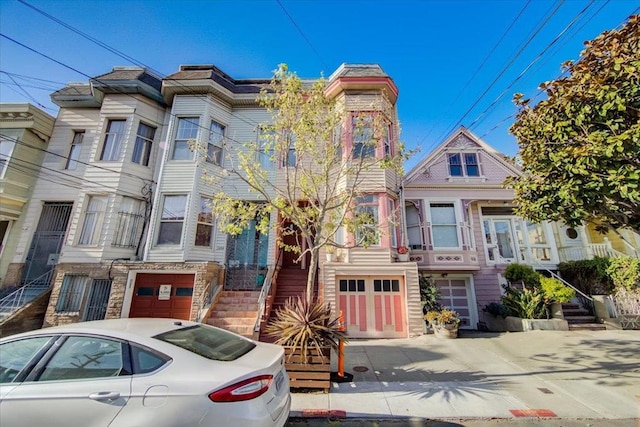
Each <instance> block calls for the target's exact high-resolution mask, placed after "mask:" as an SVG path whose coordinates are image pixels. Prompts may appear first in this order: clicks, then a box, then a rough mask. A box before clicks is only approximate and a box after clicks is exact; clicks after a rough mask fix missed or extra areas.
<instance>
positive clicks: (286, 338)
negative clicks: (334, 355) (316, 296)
mask: <svg viewBox="0 0 640 427" xmlns="http://www.w3.org/2000/svg"><path fill="white" fill-rule="evenodd" d="M265 331H266V333H267V334H269V335H271V336H273V337H274V338H275V339H276V341H275V342H276V344H280V345H284V346H291V347H295V348H298V349H300V353H301V356H302V359H303V360H308V358H309V355H310V351H311V349H316V350H317V352H318V354H322V347H326V346H330V347H331V348H333V349H336V350H337V349H338V345H339V342H340V341H343V342H347V333H346V332H345V331H343V330H341V327H340V322H339V319H338V318H337V317H335V316H334V315H333V313H332V311H331V305H329V304H324V303H323V302H321V301H318V300H314V301H308V300H307V298H301V297H296V298H289V299H288V300H287V301H286V302H285V304H284V306H282V307H281V308H278V309H277V310H276V314H275V316H274V318H273V319H272V320H271V321H270V322H269V324H268V325H267V327H266V329H265Z"/></svg>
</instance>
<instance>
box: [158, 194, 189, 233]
mask: <svg viewBox="0 0 640 427" xmlns="http://www.w3.org/2000/svg"><path fill="white" fill-rule="evenodd" d="M186 204H187V196H185V195H176V196H165V197H164V205H163V207H162V218H161V220H160V230H159V232H158V244H159V245H179V244H180V242H181V241H182V226H183V224H184V217H185V212H186V211H185V209H186Z"/></svg>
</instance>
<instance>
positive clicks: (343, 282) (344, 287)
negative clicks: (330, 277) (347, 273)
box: [340, 280, 347, 292]
mask: <svg viewBox="0 0 640 427" xmlns="http://www.w3.org/2000/svg"><path fill="white" fill-rule="evenodd" d="M340 292H347V281H346V280H340Z"/></svg>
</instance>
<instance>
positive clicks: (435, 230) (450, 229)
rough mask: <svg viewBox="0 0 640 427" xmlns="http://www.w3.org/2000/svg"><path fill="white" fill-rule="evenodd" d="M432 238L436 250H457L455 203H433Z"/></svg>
mask: <svg viewBox="0 0 640 427" xmlns="http://www.w3.org/2000/svg"><path fill="white" fill-rule="evenodd" d="M429 214H430V216H431V236H432V239H431V241H432V244H433V247H434V248H457V247H458V246H459V243H458V226H457V222H456V210H455V205H454V204H453V203H431V204H430V205H429Z"/></svg>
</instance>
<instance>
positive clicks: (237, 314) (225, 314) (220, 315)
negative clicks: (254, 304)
mask: <svg viewBox="0 0 640 427" xmlns="http://www.w3.org/2000/svg"><path fill="white" fill-rule="evenodd" d="M225 308H226V307H225ZM257 311H258V310H257V309H256V310H248V311H232V310H226V309H225V310H216V311H214V312H213V313H211V317H210V319H213V318H216V319H225V318H250V317H253V318H255V317H256V316H257Z"/></svg>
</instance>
